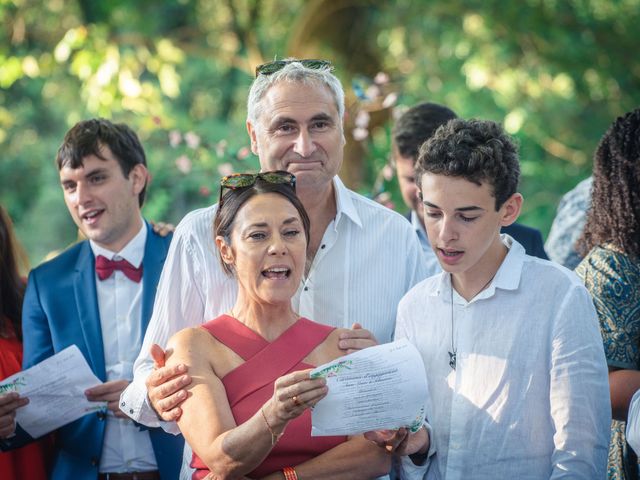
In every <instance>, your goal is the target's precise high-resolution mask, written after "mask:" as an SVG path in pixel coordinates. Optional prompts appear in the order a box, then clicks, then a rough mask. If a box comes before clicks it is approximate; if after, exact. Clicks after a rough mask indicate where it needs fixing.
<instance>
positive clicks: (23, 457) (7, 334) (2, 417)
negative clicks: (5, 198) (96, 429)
mask: <svg viewBox="0 0 640 480" xmlns="http://www.w3.org/2000/svg"><path fill="white" fill-rule="evenodd" d="M19 262H21V263H22V264H24V266H25V267H26V261H25V260H24V255H21V254H19V253H18V245H17V243H16V241H15V238H14V235H13V228H12V225H11V220H10V219H9V216H8V215H7V214H6V212H5V211H4V209H3V208H2V206H0V380H2V379H4V378H7V377H8V376H10V375H13V374H14V373H16V372H19V371H20V370H21V368H22V343H21V338H22V335H21V330H20V321H21V315H22V297H23V294H24V281H23V280H22V279H21V278H20V274H19V273H18V263H19ZM26 403H28V401H27V400H26V399H24V398H17V395H16V394H15V393H13V394H12V393H0V439H2V438H4V437H6V436H8V435H11V434H12V432H13V430H14V428H15V423H14V418H13V415H8V414H6V411H9V410H14V408H15V407H14V406H15V405H26ZM5 409H6V410H5ZM48 441H49V439H48V438H47V439H43V440H41V441H38V442H35V443H32V444H30V445H27V446H25V447H22V448H18V449H17V450H13V451H9V452H0V478H2V479H3V480H22V479H29V480H32V479H33V480H40V479H42V480H44V479H46V478H47V472H46V468H45V465H46V461H45V458H46V455H45V452H46V450H47V444H48Z"/></svg>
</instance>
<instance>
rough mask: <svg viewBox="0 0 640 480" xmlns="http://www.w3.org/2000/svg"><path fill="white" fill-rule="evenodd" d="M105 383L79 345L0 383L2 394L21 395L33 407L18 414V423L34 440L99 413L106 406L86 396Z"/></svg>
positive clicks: (19, 411) (26, 407)
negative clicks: (13, 393) (91, 389)
mask: <svg viewBox="0 0 640 480" xmlns="http://www.w3.org/2000/svg"><path fill="white" fill-rule="evenodd" d="M101 383H102V382H101V381H100V379H98V377H96V376H95V375H94V374H93V372H92V371H91V368H89V365H88V364H87V361H86V360H85V358H84V356H83V355H82V353H81V352H80V350H79V349H78V347H77V346H76V345H71V346H70V347H67V348H65V349H64V350H62V351H60V352H58V353H56V354H55V355H53V356H51V357H49V358H47V359H46V360H43V361H42V362H40V363H38V364H37V365H34V366H33V367H31V368H29V369H27V370H23V371H22V372H18V373H16V374H14V375H12V376H10V377H8V378H6V379H4V380H2V381H1V382H0V393H9V392H17V393H19V394H20V395H21V396H23V397H29V403H28V404H27V405H26V406H24V407H22V408H19V409H18V410H17V411H16V423H17V424H18V425H19V426H20V427H21V428H22V429H23V430H25V431H26V432H27V433H28V434H29V435H31V436H32V437H33V438H38V437H41V436H42V435H45V434H46V433H49V432H51V431H53V430H55V429H56V428H59V427H61V426H63V425H66V424H67V423H71V422H73V421H74V420H77V419H78V418H80V417H82V416H84V415H86V414H88V413H91V412H95V411H98V410H103V409H106V406H107V405H106V402H90V401H88V400H87V397H86V396H85V394H84V391H85V390H86V389H88V388H91V387H95V386H96V385H99V384H101Z"/></svg>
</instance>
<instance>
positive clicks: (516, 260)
mask: <svg viewBox="0 0 640 480" xmlns="http://www.w3.org/2000/svg"><path fill="white" fill-rule="evenodd" d="M500 239H501V240H502V243H504V245H505V246H506V247H507V248H508V249H509V251H508V252H507V256H506V257H504V260H503V261H502V263H501V264H500V267H498V271H497V272H496V274H495V276H494V278H493V280H491V282H490V284H489V286H488V287H487V288H485V289H484V290H483V291H482V292H480V293H479V294H478V295H476V296H475V297H474V298H473V299H472V300H471V302H469V303H472V302H474V301H476V300H480V299H483V298H489V297H492V296H493V295H494V294H495V291H496V288H501V289H502V290H516V289H517V288H518V287H519V285H520V278H521V276H522V267H523V265H524V260H525V256H526V254H525V250H524V247H523V246H522V245H520V244H519V243H518V242H516V241H515V240H514V239H513V238H512V237H511V236H509V235H507V234H506V233H503V234H501V235H500ZM450 288H451V275H449V274H448V273H447V272H442V273H441V274H440V277H439V278H438V286H437V288H436V289H435V290H432V291H431V293H430V294H429V295H430V296H432V297H435V296H437V297H442V296H443V295H445V294H447V293H448V292H449V289H450Z"/></svg>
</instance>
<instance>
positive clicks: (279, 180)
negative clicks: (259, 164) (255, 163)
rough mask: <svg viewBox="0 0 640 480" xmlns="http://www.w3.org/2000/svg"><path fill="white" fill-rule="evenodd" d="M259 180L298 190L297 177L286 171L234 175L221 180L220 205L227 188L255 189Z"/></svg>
mask: <svg viewBox="0 0 640 480" xmlns="http://www.w3.org/2000/svg"><path fill="white" fill-rule="evenodd" d="M258 179H260V180H262V181H263V182H266V183H274V184H283V185H289V186H290V187H291V188H292V189H293V190H294V191H295V189H296V176H295V175H294V174H293V173H289V172H287V171H285V170H274V171H271V172H260V173H234V174H232V175H227V176H226V177H222V179H221V180H220V199H219V200H218V203H220V202H222V193H223V192H224V189H225V188H228V189H229V190H237V189H239V188H247V187H253V185H255V183H256V180H258Z"/></svg>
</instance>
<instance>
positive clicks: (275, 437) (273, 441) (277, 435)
mask: <svg viewBox="0 0 640 480" xmlns="http://www.w3.org/2000/svg"><path fill="white" fill-rule="evenodd" d="M260 413H262V418H264V423H266V424H267V428H268V429H269V433H270V434H271V446H272V447H273V446H274V445H275V444H276V443H278V440H280V437H281V436H282V435H284V431H282V432H281V433H276V432H274V431H273V428H271V425H269V421H268V420H267V416H266V415H265V414H264V407H262V408H261V409H260ZM297 478H298V477H296V480H297Z"/></svg>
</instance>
